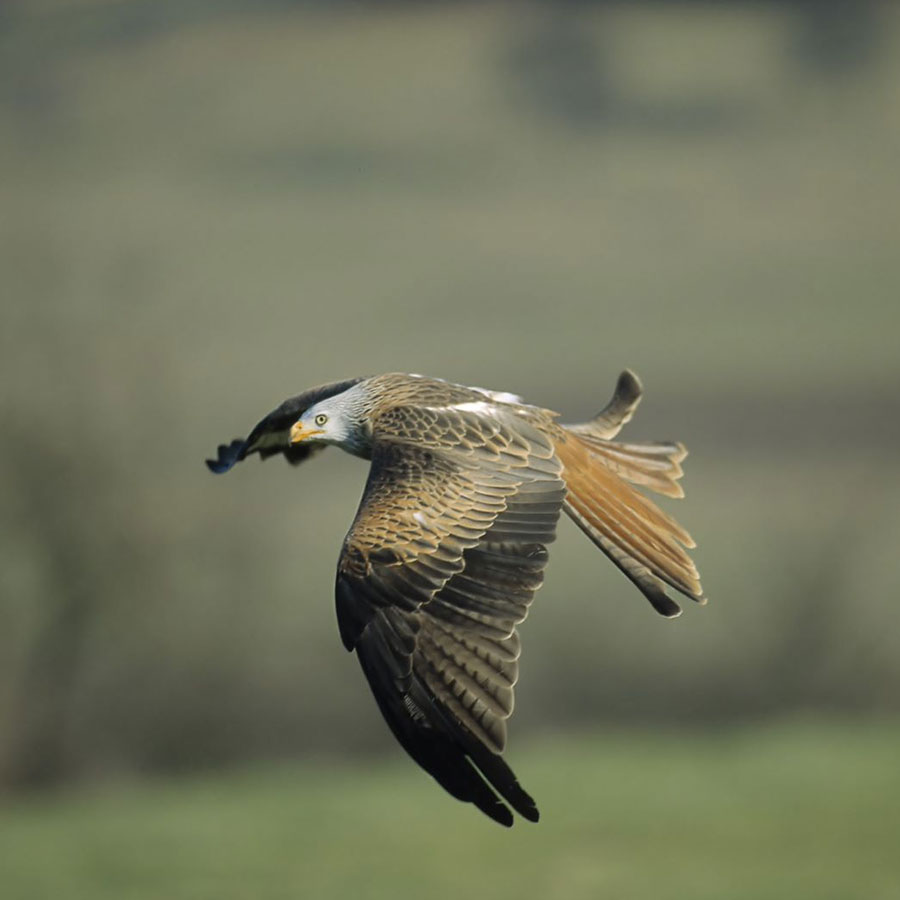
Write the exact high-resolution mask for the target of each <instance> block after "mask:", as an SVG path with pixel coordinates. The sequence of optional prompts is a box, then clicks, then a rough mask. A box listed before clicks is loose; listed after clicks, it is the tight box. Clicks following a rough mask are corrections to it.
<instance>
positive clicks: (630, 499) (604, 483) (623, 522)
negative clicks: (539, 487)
mask: <svg viewBox="0 0 900 900" xmlns="http://www.w3.org/2000/svg"><path fill="white" fill-rule="evenodd" d="M617 398H618V399H617ZM639 399H640V382H638V381H637V378H636V376H634V375H633V374H632V373H627V372H626V373H623V374H622V376H621V377H620V379H619V385H617V388H616V395H615V396H614V397H613V400H612V401H611V402H610V404H609V405H608V406H607V407H606V409H605V410H604V411H603V412H601V413H600V414H599V415H598V416H597V418H596V419H594V420H592V421H591V422H586V423H583V424H580V425H571V426H564V428H565V430H566V432H567V434H566V437H565V439H564V440H561V441H560V442H559V443H558V444H557V448H556V450H557V453H558V454H559V458H560V460H561V461H562V463H563V466H564V472H563V476H564V478H565V480H566V486H567V488H568V496H567V497H566V504H565V510H566V512H567V513H568V514H569V516H570V517H571V518H572V519H573V520H574V521H575V523H576V524H577V525H578V526H579V527H580V528H581V529H582V531H584V532H585V534H587V535H588V537H589V538H591V540H592V541H593V542H594V543H595V544H596V545H597V546H598V547H599V548H600V549H601V550H602V551H603V552H604V553H605V554H606V555H607V556H608V557H609V558H610V559H611V560H612V561H613V562H614V563H615V564H616V565H617V566H618V567H619V568H620V569H621V570H622V572H624V574H625V575H626V576H627V577H628V578H629V579H630V580H631V581H632V582H633V583H634V584H635V585H636V586H637V587H638V588H639V589H640V590H641V592H642V593H643V594H644V596H645V597H646V598H647V599H648V600H649V601H650V603H652V604H653V607H654V609H656V610H657V611H658V612H660V613H662V615H664V616H669V617H672V616H677V615H679V614H680V613H681V608H680V607H679V606H678V604H677V603H676V602H675V601H674V600H672V599H671V598H670V597H669V596H668V595H667V594H666V591H665V586H666V585H668V586H669V587H672V588H674V589H675V590H676V591H679V592H680V593H682V594H684V595H685V596H687V597H690V598H691V599H693V600H696V601H698V602H699V603H705V602H706V598H705V597H704V596H703V589H702V588H701V586H700V575H699V573H698V572H697V567H696V566H695V565H694V562H693V560H692V559H691V558H690V556H688V554H687V553H686V552H685V548H686V547H694V546H695V544H694V541H693V539H692V538H691V536H690V535H689V534H688V533H687V531H685V529H684V528H682V527H681V525H679V524H678V522H676V521H675V520H674V519H673V518H672V517H671V516H669V515H667V514H666V513H664V512H663V511H662V510H661V509H660V508H659V507H658V506H656V504H655V503H653V502H652V501H650V500H649V499H647V497H645V496H644V495H643V494H640V493H638V491H636V490H635V489H634V488H633V487H631V485H630V484H628V483H627V482H631V484H637V485H640V486H642V487H645V488H650V489H651V490H655V491H657V492H659V493H661V494H665V495H666V496H669V497H683V496H684V491H683V490H682V488H681V485H679V484H678V479H679V478H680V477H681V475H682V469H681V461H682V460H683V459H684V457H685V456H686V455H687V451H686V450H685V448H684V446H683V445H682V444H678V443H648V444H623V443H619V442H617V441H612V440H610V439H609V438H610V437H611V436H613V435H614V434H615V433H616V432H617V431H618V428H619V427H621V425H622V424H624V422H625V421H627V420H628V419H629V418H630V417H631V415H632V414H633V412H634V408H635V407H636V406H637V403H638V401H639ZM597 426H599V427H597Z"/></svg>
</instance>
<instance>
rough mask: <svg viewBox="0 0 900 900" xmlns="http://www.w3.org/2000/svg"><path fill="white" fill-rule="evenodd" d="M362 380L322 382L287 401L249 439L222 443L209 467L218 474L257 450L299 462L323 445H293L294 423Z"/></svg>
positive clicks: (261, 454)
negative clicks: (315, 405) (291, 437)
mask: <svg viewBox="0 0 900 900" xmlns="http://www.w3.org/2000/svg"><path fill="white" fill-rule="evenodd" d="M360 381H362V378H350V379H348V380H347V381H335V382H333V383H331V384H323V385H321V386H319V387H315V388H311V389H310V390H308V391H304V392H303V393H302V394H298V395H297V396H296V397H291V398H290V399H288V400H285V401H284V403H282V404H281V406H279V407H278V408H277V409H274V410H272V412H270V413H269V414H268V415H267V416H266V417H265V418H264V419H261V420H260V421H259V422H258V423H257V424H256V426H255V427H254V428H253V430H252V431H251V432H250V434H249V436H248V437H247V438H245V439H243V440H242V439H241V438H236V439H235V440H233V441H232V442H231V443H230V444H220V445H219V447H218V450H217V452H216V458H215V459H207V460H206V465H207V468H209V470H210V472H215V473H216V474H217V475H219V474H221V473H222V472H227V471H228V470H229V469H231V468H232V467H233V466H234V465H235V464H236V463H239V462H240V461H241V460H243V459H246V457H248V456H249V455H250V454H251V453H258V454H259V455H260V457H261V458H262V459H268V458H269V457H270V456H274V455H276V454H278V453H280V454H282V455H283V456H284V458H285V459H286V460H287V461H288V462H289V463H291V464H292V465H295V466H296V465H299V464H300V463H301V462H303V461H304V460H305V459H307V458H308V457H309V456H310V455H312V454H313V453H315V452H316V451H317V450H321V449H323V448H322V446H321V445H315V444H291V443H290V431H291V426H292V425H293V424H294V422H296V421H297V419H299V418H300V416H302V415H303V413H304V412H306V410H307V409H309V407H310V406H312V405H313V404H315V403H318V402H319V401H320V400H325V399H326V398H327V397H334V396H335V395H336V394H342V393H343V392H344V391H346V390H347V389H348V388H351V387H353V385H354V384H357V383H358V382H360Z"/></svg>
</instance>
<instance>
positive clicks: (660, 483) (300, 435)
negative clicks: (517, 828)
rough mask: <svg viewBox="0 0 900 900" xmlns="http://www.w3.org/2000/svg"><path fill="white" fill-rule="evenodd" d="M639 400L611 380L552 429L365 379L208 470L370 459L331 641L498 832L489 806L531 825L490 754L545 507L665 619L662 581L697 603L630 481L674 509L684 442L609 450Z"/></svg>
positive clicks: (488, 394)
mask: <svg viewBox="0 0 900 900" xmlns="http://www.w3.org/2000/svg"><path fill="white" fill-rule="evenodd" d="M640 396H641V387H640V383H639V382H638V380H637V378H636V377H635V376H634V375H633V374H632V373H630V372H623V373H622V375H621V376H620V378H619V381H618V384H617V386H616V391H615V394H614V396H613V398H612V400H611V401H610V403H609V404H608V405H607V406H606V408H605V409H604V410H603V411H602V412H601V413H599V414H598V415H597V416H596V417H595V418H594V419H592V420H591V421H590V422H586V423H582V424H578V425H570V426H567V425H562V424H560V423H559V422H558V421H557V415H556V414H555V413H553V412H551V411H549V410H546V409H542V408H540V407H536V406H530V405H528V404H526V403H525V402H524V401H522V399H521V398H519V397H517V396H515V395H513V394H508V393H503V392H495V391H487V390H484V389H481V388H471V387H465V386H462V385H457V384H451V383H449V382H446V381H441V380H439V379H434V378H426V377H423V376H419V375H406V374H388V375H376V376H373V377H370V378H361V379H353V380H350V381H344V382H337V383H335V384H332V385H325V386H323V387H321V388H315V389H313V390H311V391H307V392H306V393H305V394H301V395H299V396H298V397H294V398H292V399H291V400H288V401H286V402H285V403H283V404H282V405H281V406H280V407H279V408H278V409H276V410H275V411H274V412H272V413H271V414H270V415H268V416H267V417H266V418H265V419H263V420H262V421H261V422H260V423H259V424H258V425H257V426H256V428H254V429H253V431H252V432H251V434H250V436H249V437H248V438H247V439H246V440H239V441H234V442H233V443H232V444H230V445H223V446H220V447H219V453H218V459H217V460H208V461H207V463H208V465H209V467H210V468H211V469H212V470H213V471H217V472H218V471H227V470H228V469H230V468H231V467H232V466H233V465H234V464H235V463H236V462H238V461H239V460H241V459H243V458H244V457H246V456H247V455H248V454H250V453H254V452H258V453H259V454H260V455H261V456H263V457H266V456H269V455H272V454H275V453H283V454H284V455H285V456H286V457H287V458H288V460H289V461H290V462H293V463H298V462H301V461H303V460H304V459H306V458H307V457H308V456H309V455H310V453H311V452H312V451H313V450H315V449H316V448H317V447H322V446H325V445H327V444H335V445H338V446H341V447H342V448H343V449H345V450H347V451H348V452H350V453H353V454H354V455H357V456H360V457H363V458H365V459H371V469H370V473H369V479H368V481H367V483H366V488H365V491H364V493H363V498H362V501H361V503H360V507H359V511H358V512H357V516H356V519H355V520H354V522H353V525H352V526H351V528H350V531H349V532H348V534H347V537H346V538H345V541H344V545H343V549H342V552H341V556H340V560H339V563H338V573H337V583H336V589H335V592H336V602H337V615H338V625H339V628H340V634H341V638H342V640H343V642H344V645H345V646H346V647H347V649H349V650H355V651H356V652H357V655H358V657H359V660H360V664H361V666H362V669H363V671H364V673H365V675H366V677H367V679H368V680H369V683H370V686H371V688H372V691H373V693H374V695H375V699H376V701H377V702H378V705H379V708H380V709H381V711H382V714H383V715H384V717H385V719H386V720H387V723H388V725H389V726H390V727H391V730H392V731H393V733H394V735H395V736H396V737H397V739H398V740H399V741H400V743H401V744H402V745H403V747H404V748H405V749H406V750H407V752H408V753H409V754H410V755H411V756H412V757H413V759H415V760H416V762H418V763H419V764H420V765H421V766H422V767H423V768H424V769H425V770H426V771H428V772H429V773H430V774H431V775H432V776H434V778H435V779H436V780H437V781H438V782H439V783H440V784H441V785H442V786H443V787H444V788H446V790H448V791H449V792H450V793H451V794H453V795H454V796H455V797H458V798H459V799H461V800H466V801H470V802H472V803H474V804H475V805H476V806H478V808H479V809H481V810H482V811H483V812H485V813H486V814H487V815H489V816H491V817H492V818H493V819H495V820H496V821H498V822H501V823H502V824H505V825H510V824H512V815H511V813H510V811H509V809H508V808H507V806H506V805H504V803H503V802H502V800H505V801H506V803H508V804H509V806H511V807H512V808H513V809H515V810H516V811H517V812H519V813H520V814H521V815H523V816H524V817H525V818H527V819H531V820H533V821H536V820H537V818H538V812H537V808H536V806H535V804H534V801H533V800H532V799H531V797H529V796H528V794H526V793H525V791H524V790H522V788H521V787H520V786H519V784H518V782H517V781H516V778H515V776H514V775H513V773H512V771H511V770H510V769H509V767H508V766H507V765H506V763H505V762H504V761H503V759H502V758H501V756H500V754H501V753H502V751H503V749H504V746H505V742H506V720H507V718H508V717H509V715H510V714H511V712H512V708H513V686H514V684H515V682H516V680H517V677H518V659H519V651H520V644H519V638H518V634H517V631H516V626H517V625H518V624H519V623H520V622H521V621H522V620H523V619H524V618H525V616H526V614H527V610H528V605H529V603H530V602H531V599H532V597H533V596H534V593H535V591H536V590H537V589H538V588H539V587H540V585H541V583H542V581H543V570H544V567H545V565H546V563H547V556H548V555H547V549H546V545H547V544H549V543H550V542H551V541H552V540H553V539H554V537H555V533H556V523H557V520H558V518H559V514H560V512H561V511H562V510H565V511H566V513H567V514H568V515H569V516H570V517H571V518H572V519H574V521H575V522H576V523H577V524H578V525H579V527H580V528H581V529H582V530H583V531H584V532H585V533H586V534H587V535H588V536H589V537H590V538H591V540H593V541H594V543H595V544H596V545H597V546H598V547H600V549H601V550H603V551H604V553H606V555H607V556H609V558H610V559H612V561H613V562H614V563H615V564H616V565H617V566H618V567H619V568H620V569H621V570H622V571H623V573H624V574H625V575H626V576H627V577H628V578H629V579H630V580H631V581H632V582H633V583H634V584H635V585H636V586H637V587H638V588H639V589H640V590H641V591H642V592H643V593H644V595H645V596H646V597H647V598H648V599H649V600H650V602H651V603H652V604H653V606H654V608H656V609H657V611H659V612H660V613H662V614H663V615H666V616H675V615H678V614H679V612H680V609H679V607H678V605H677V604H676V603H675V601H674V600H672V599H671V598H670V597H668V596H667V594H666V591H665V588H666V586H669V587H672V588H674V589H675V590H677V591H679V592H681V593H682V594H685V595H686V596H688V597H691V598H692V599H694V600H697V601H699V602H704V598H703V594H702V590H701V587H700V581H699V576H698V574H697V570H696V568H695V567H694V564H693V562H692V561H691V559H690V557H689V556H688V555H687V553H686V552H685V549H684V548H685V547H693V546H694V544H693V541H692V540H691V538H690V536H689V535H688V534H687V532H686V531H685V530H684V529H683V528H681V526H680V525H678V524H677V523H676V522H675V521H674V520H673V519H672V518H671V517H669V516H668V515H666V514H665V513H663V512H662V511H661V510H660V509H659V508H658V507H657V506H656V505H655V504H653V503H652V502H651V501H649V500H648V499H647V498H646V497H645V496H643V494H641V493H639V492H638V491H636V490H635V489H634V488H633V487H632V486H631V484H637V485H640V486H643V487H646V488H650V489H652V490H656V491H657V492H660V493H663V494H666V495H668V496H674V497H678V496H682V491H681V488H680V486H679V485H678V482H677V480H678V478H680V477H681V474H682V472H681V467H680V465H679V463H680V461H681V460H682V459H683V458H684V456H685V450H684V448H683V446H682V445H680V444H675V443H644V444H624V443H619V442H616V441H614V440H613V438H614V437H615V436H616V435H617V433H618V431H619V429H620V428H621V427H622V425H624V424H625V423H626V422H627V421H628V420H629V419H630V418H631V416H632V414H633V412H634V409H635V407H636V406H637V403H638V401H639V400H640ZM495 792H496V793H495ZM498 794H499V797H498V796H497V795H498ZM501 798H502V800H501Z"/></svg>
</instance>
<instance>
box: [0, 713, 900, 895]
mask: <svg viewBox="0 0 900 900" xmlns="http://www.w3.org/2000/svg"><path fill="white" fill-rule="evenodd" d="M848 724H850V723H844V725H842V726H839V727H822V726H818V727H815V726H811V725H808V724H807V725H803V726H798V725H796V724H795V725H793V726H791V727H785V726H783V725H782V726H778V727H775V728H763V729H760V728H754V729H752V730H747V731H745V732H737V733H715V732H710V733H696V734H692V735H691V736H689V737H688V736H684V735H682V736H676V735H673V734H665V733H653V734H647V733H640V732H639V733H631V734H629V733H619V732H614V733H612V734H604V735H602V736H601V735H596V736H586V735H585V736H582V738H581V739H580V740H578V741H572V740H545V741H542V742H540V743H537V744H533V745H532V746H530V747H529V748H527V749H525V750H523V749H522V748H519V749H518V750H516V751H515V752H514V753H513V760H514V762H515V765H516V768H517V769H518V770H519V772H520V774H521V775H522V776H523V778H524V783H525V785H526V786H527V787H528V788H529V789H530V790H532V791H534V792H535V794H536V796H537V798H538V801H539V804H540V807H541V810H542V819H541V821H540V823H538V824H537V825H532V824H530V823H528V822H521V821H520V822H518V823H517V824H516V825H515V826H514V827H513V829H512V830H511V831H507V830H505V829H502V828H499V827H498V826H496V825H495V824H494V823H492V822H490V821H488V820H487V819H483V818H481V817H477V816H476V814H475V813H474V812H473V811H472V808H471V807H466V806H463V805H462V804H459V803H457V802H456V801H454V800H452V799H450V798H449V797H447V796H446V795H443V794H442V793H441V792H439V791H437V790H435V788H434V786H433V783H432V782H431V781H430V779H429V778H427V776H425V775H424V774H423V773H421V772H411V771H410V770H409V767H408V766H406V765H404V764H401V762H400V761H396V762H394V763H392V764H390V765H387V764H385V763H384V762H375V763H374V764H369V765H368V766H366V767H365V769H362V768H353V769H351V768H348V767H347V766H346V765H339V764H335V763H333V762H332V763H329V764H325V763H323V762H319V763H314V762H308V763H306V764H304V765H302V766H299V765H295V766H292V767H290V768H288V767H276V768H265V769H262V768H257V769H250V770H247V771H240V772H231V773H229V774H228V775H221V774H220V775H216V776H205V777H195V778H193V779H191V780H190V781H187V780H184V779H167V780H163V779H155V780H153V781H152V782H150V783H149V784H148V783H145V784H143V785H135V784H119V785H116V786H115V788H114V789H111V788H107V789H105V790H103V791H98V792H92V793H84V792H68V793H65V794H63V795H62V796H58V797H55V798H43V799H40V800H37V801H34V800H33V801H31V802H30V803H28V804H25V803H21V802H19V803H13V804H11V805H10V806H8V807H7V808H6V809H5V810H0V833H2V834H3V838H4V839H3V841H2V843H0V865H2V870H3V873H4V879H3V880H4V893H5V896H7V897H13V898H15V900H40V898H45V897H57V896H64V897H71V898H73V900H80V898H91V900H106V898H109V900H119V898H120V897H123V896H127V897H129V898H131V900H144V898H148V900H150V898H153V900H155V898H158V897H167V898H171V900H181V898H196V897H215V898H218V900H232V898H234V900H239V898H240V900H243V898H247V897H254V898H266V900H281V898H284V900H287V898H294V897H298V896H300V897H316V898H319V900H331V898H341V900H342V898H345V897H359V898H361V900H375V898H405V897H410V898H420V897H430V898H434V900H444V898H456V897H459V896H460V895H465V894H466V893H473V892H474V893H475V894H477V895H478V896H485V897H492V898H496V900H518V898H520V897H530V898H553V897H566V898H570V900H595V898H596V897H598V896H610V897H621V898H628V900H638V898H644V897H653V898H656V900H681V898H685V900H720V898H722V897H729V898H734V900H759V898H763V897H772V898H778V897H784V896H795V895H799V896H804V897H806V896H810V897H820V898H824V900H845V898H851V897H854V898H855V897H867V898H873V900H890V898H893V897H896V896H897V892H898V890H900V862H898V860H897V853H896V847H895V844H896V835H897V831H898V828H900V771H898V768H897V764H896V761H897V750H898V746H900V734H898V731H897V728H896V726H894V727H886V726H883V725H882V726H873V725H871V724H870V725H866V726H862V727H860V726H859V725H854V726H853V727H850V728H847V727H845V726H846V725H848Z"/></svg>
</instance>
